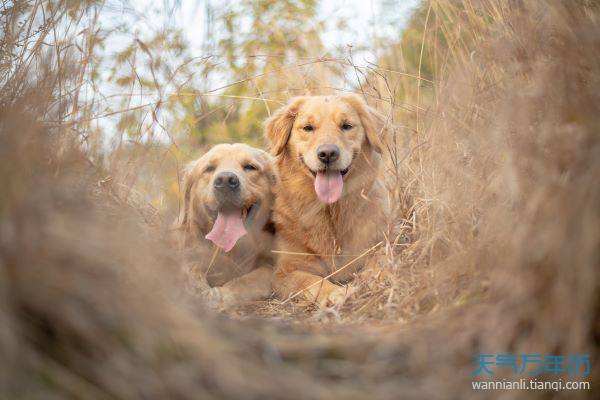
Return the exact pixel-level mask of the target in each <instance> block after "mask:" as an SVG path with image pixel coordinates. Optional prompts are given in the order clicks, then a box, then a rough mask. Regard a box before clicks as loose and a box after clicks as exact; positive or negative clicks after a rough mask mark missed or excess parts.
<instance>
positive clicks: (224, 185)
mask: <svg viewBox="0 0 600 400" xmlns="http://www.w3.org/2000/svg"><path fill="white" fill-rule="evenodd" d="M213 186H214V187H215V189H237V188H238V187H239V186H240V179H239V178H238V177H237V175H236V174H234V173H233V172H229V171H225V172H220V173H219V174H218V175H217V176H216V177H215V180H214V182H213Z"/></svg>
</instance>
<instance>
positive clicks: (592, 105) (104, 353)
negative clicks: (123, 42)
mask: <svg viewBox="0 0 600 400" xmlns="http://www.w3.org/2000/svg"><path fill="white" fill-rule="evenodd" d="M35 4H38V3H35ZM576 4H577V6H574V5H573V3H571V2H569V3H564V2H560V1H550V2H548V3H547V4H540V3H539V2H537V1H522V2H514V1H500V2H488V1H484V0H480V1H464V2H461V3H460V7H459V6H458V5H459V3H455V2H449V1H442V0H439V1H432V2H431V3H428V5H427V8H426V11H427V16H428V18H427V19H426V20H427V26H428V28H427V29H425V30H424V32H425V34H424V35H423V37H422V40H421V43H422V46H421V50H422V51H421V53H422V54H426V53H427V52H429V51H434V52H435V51H436V50H435V49H439V54H437V55H436V57H435V58H434V59H436V60H437V61H436V62H437V67H438V71H439V74H438V75H436V76H435V77H434V79H433V80H429V79H428V81H425V80H424V79H425V78H423V79H417V81H418V82H423V85H424V86H419V88H418V89H416V87H415V90H412V91H407V92H405V95H404V97H403V101H405V102H406V103H409V104H413V106H414V107H412V108H410V109H409V110H407V109H406V107H403V106H402V105H401V104H398V102H397V100H396V96H395V95H394V89H393V88H396V87H399V86H403V85H406V84H407V82H412V83H413V84H414V83H415V79H414V77H415V76H416V77H417V78H418V77H421V78H422V77H423V76H424V75H423V74H422V73H421V67H422V65H421V63H419V65H420V67H419V68H418V70H417V71H416V74H415V73H413V72H415V71H409V73H408V75H409V76H405V75H399V74H394V73H392V72H389V71H388V72H386V70H390V69H392V68H388V67H387V66H385V65H382V66H379V67H378V68H374V69H372V70H371V71H370V72H369V73H368V74H367V73H366V74H365V78H366V79H367V82H368V84H365V85H363V90H364V93H365V95H366V96H368V98H369V99H372V100H374V99H379V100H377V103H378V105H379V106H380V108H381V109H382V110H383V111H384V112H385V113H386V114H387V115H388V116H389V118H390V124H391V125H393V126H394V128H390V134H389V136H388V143H390V154H389V160H388V165H387V168H388V176H389V177H390V196H391V197H392V198H393V199H394V204H395V205H396V206H397V207H396V218H395V219H394V220H393V221H391V223H392V224H393V226H394V229H393V231H394V232H395V234H394V237H389V238H386V241H385V243H384V246H383V249H382V250H381V251H380V252H379V254H378V255H377V256H376V257H372V258H370V259H369V261H368V262H366V264H367V268H365V270H363V272H361V273H360V274H359V275H358V276H357V277H356V282H355V284H356V285H357V287H358V291H357V292H356V293H355V294H354V295H353V296H352V297H351V298H350V299H349V301H348V303H347V304H346V305H345V306H344V307H343V308H342V309H341V310H330V311H325V312H317V311H314V310H313V311H311V312H308V311H307V310H306V308H305V307H303V306H302V305H300V304H298V303H295V302H286V303H285V304H283V303H282V302H279V301H277V300H271V301H269V302H263V303H258V304H255V305H253V306H251V307H248V308H245V309H242V310H238V312H237V313H234V315H235V316H237V317H238V318H229V317H227V316H222V315H215V314H213V313H211V312H209V311H206V310H204V309H203V307H202V304H200V303H199V300H197V299H195V298H194V297H192V296H189V295H188V294H187V293H186V291H185V290H184V289H183V287H184V286H185V285H184V282H183V280H184V278H183V277H182V276H181V271H180V270H179V268H178V266H177V263H176V261H175V260H173V259H172V257H171V251H170V249H169V247H168V245H167V239H166V238H167V235H166V232H165V229H164V225H166V224H167V223H168V218H165V217H162V216H160V213H159V212H157V210H156V209H154V208H153V207H149V206H147V205H143V202H141V201H140V200H139V197H137V196H134V197H132V196H131V193H132V192H131V191H129V190H122V189H123V187H124V186H123V185H125V187H126V186H127V185H126V183H127V179H124V178H123V177H122V176H114V177H111V178H108V179H107V176H108V175H109V173H108V171H111V173H113V174H116V172H115V171H118V170H119V169H112V170H111V169H110V167H111V166H113V165H109V168H108V169H107V168H106V167H105V166H104V165H102V164H101V163H99V162H98V161H97V160H96V159H95V158H94V157H92V156H91V153H90V147H93V146H88V145H87V144H86V143H88V142H86V141H85V140H83V141H82V140H81V139H82V137H81V131H82V130H83V129H84V128H85V127H89V125H86V124H85V122H84V121H87V120H89V119H90V115H89V114H87V113H90V112H92V111H93V110H91V109H85V108H83V109H82V108H81V107H79V106H77V110H76V112H75V111H74V109H73V101H74V96H73V92H72V90H73V88H78V87H80V82H81V74H80V72H81V71H79V70H77V68H74V67H70V66H69V67H67V66H65V65H72V64H68V63H63V62H61V59H60V58H53V57H54V56H53V55H52V54H48V53H46V52H42V51H37V50H36V49H34V48H29V50H28V51H23V52H22V53H21V52H20V50H19V49H20V48H21V47H20V45H19V43H20V42H19V40H20V39H19V40H17V39H18V38H21V39H22V38H23V35H31V36H29V40H30V41H32V42H33V43H38V42H39V43H41V42H43V41H44V40H46V39H48V38H49V36H48V35H51V34H52V27H53V26H56V25H57V24H58V22H57V21H58V20H55V19H52V18H50V17H49V19H48V21H47V24H44V25H43V26H41V27H38V28H39V30H37V31H36V29H33V28H31V32H33V33H31V32H29V33H28V32H27V29H26V28H24V29H25V30H24V31H22V32H21V33H20V34H16V33H15V34H13V35H12V36H11V35H5V36H4V38H3V42H2V50H3V56H2V57H3V59H2V66H1V68H2V70H1V72H2V81H1V83H2V92H1V93H2V95H1V101H0V187H1V190H0V218H1V220H0V326H2V328H1V330H0V357H1V359H2V360H3V361H2V365H1V366H0V397H1V398H7V399H8V398H10V399H12V398H44V399H47V398H139V397H145V398H290V399H291V398H356V399H360V398H365V397H367V396H369V397H373V398H382V399H387V398H389V399H392V398H398V396H400V395H401V396H402V397H406V398H423V397H426V398H465V397H478V396H481V397H486V396H485V395H486V394H490V393H484V392H481V393H477V392H473V391H472V389H471V386H470V380H471V377H470V373H471V372H472V368H473V364H472V357H473V356H474V355H476V354H478V353H481V352H491V353H496V352H498V353H500V352H509V353H515V354H519V353H532V352H536V353H542V354H544V353H546V354H550V353H552V354H569V353H588V354H590V356H591V359H592V360H591V364H592V367H593V371H592V379H591V381H592V391H591V392H584V391H581V392H552V393H548V392H541V391H540V392H519V391H514V392H510V393H509V394H508V396H510V397H525V396H527V397H563V398H574V397H577V396H579V397H581V398H583V397H587V396H591V397H594V394H595V395H596V396H597V393H598V389H597V388H596V387H595V383H596V382H594V378H595V377H597V376H600V374H599V373H598V372H599V371H598V368H599V367H598V361H600V360H599V355H600V353H599V352H598V348H599V347H600V346H599V341H600V337H599V334H598V332H600V295H599V293H600V291H599V289H600V287H599V286H600V279H599V276H598V265H600V207H599V204H600V173H599V171H600V137H599V136H598V129H599V128H600V114H598V110H599V109H600V94H599V93H600V92H599V91H598V88H600V59H599V58H598V57H597V56H596V55H597V54H600V21H599V20H598V18H599V17H600V14H599V12H598V5H597V4H596V3H595V2H591V1H578V2H577V3H576ZM13 11H14V10H13ZM70 11H71V12H72V13H77V12H81V10H79V9H72V10H70ZM14 12H15V13H16V11H14ZM57 14H60V13H59V12H58V11H57ZM5 15H9V14H5ZM22 15H27V13H26V12H23V14H22ZM52 15H54V14H52ZM448 21H453V23H452V24H451V25H450V24H448ZM4 22H6V24H5V26H4V32H5V33H6V32H9V28H10V29H12V32H13V33H14V32H15V29H16V28H15V27H16V26H17V25H15V23H16V22H15V21H12V22H10V21H8V20H6V21H4ZM53 24H54V25H53ZM19 26H20V25H19ZM75 31H76V30H75ZM36 35H37V36H36ZM440 37H441V38H443V40H444V42H445V43H446V44H447V47H446V48H445V49H444V50H443V51H442V50H441V44H440V43H439V40H441V39H440ZM48 40H49V39H48ZM438 45H439V47H438ZM432 49H433V50H432ZM71 51H74V50H73V49H71ZM61 54H62V53H61ZM28 55H30V58H28ZM62 56H64V57H69V56H72V54H71V53H69V51H67V50H65V53H64V54H63V55H62ZM75 98H76V96H75ZM49 121H50V122H51V123H50V122H49ZM399 122H401V123H402V126H400V125H401V124H400V123H399ZM82 143H83V145H82ZM88 144H89V143H88ZM121 169H126V168H121ZM142 197H143V196H142ZM328 321H329V322H331V321H337V322H341V323H337V324H332V323H325V322H328ZM500 377H502V376H500ZM492 394H493V395H496V396H500V395H502V393H501V392H495V393H492Z"/></svg>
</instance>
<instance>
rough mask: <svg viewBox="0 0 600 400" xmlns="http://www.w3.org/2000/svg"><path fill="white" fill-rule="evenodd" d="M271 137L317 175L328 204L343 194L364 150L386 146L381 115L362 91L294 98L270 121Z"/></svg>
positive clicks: (275, 149)
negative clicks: (379, 125) (378, 122)
mask: <svg viewBox="0 0 600 400" xmlns="http://www.w3.org/2000/svg"><path fill="white" fill-rule="evenodd" d="M265 136H266V137H267V139H268V140H269V143H270V147H271V152H272V153H273V154H274V155H280V154H282V153H287V155H289V158H290V159H292V160H294V162H298V163H299V164H301V165H302V166H303V168H304V170H305V173H306V174H308V175H310V176H312V177H313V178H314V187H315V191H316V194H317V196H318V198H319V199H320V200H321V201H322V202H324V203H327V204H331V203H334V202H336V201H337V200H338V199H339V198H340V196H341V195H342V190H343V186H344V181H345V180H346V179H350V177H351V176H352V173H353V171H352V167H353V163H354V161H355V159H356V158H357V157H358V156H359V155H360V154H361V153H362V154H369V153H371V152H372V151H376V152H379V153H381V150H382V143H381V140H380V139H379V136H378V129H377V127H376V121H375V114H374V112H373V110H371V109H370V108H369V107H368V106H367V105H366V104H365V103H364V101H363V100H362V99H361V98H360V97H359V96H357V95H344V96H303V97H296V98H293V99H292V100H291V101H290V102H289V103H288V105H287V106H285V107H283V108H282V109H280V110H278V111H277V112H276V113H275V114H274V115H273V116H272V117H271V118H270V119H269V120H268V121H267V123H266V130H265Z"/></svg>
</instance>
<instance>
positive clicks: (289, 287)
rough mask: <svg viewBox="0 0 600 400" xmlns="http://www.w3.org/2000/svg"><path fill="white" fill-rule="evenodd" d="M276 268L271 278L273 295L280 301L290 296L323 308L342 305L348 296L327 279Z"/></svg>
mask: <svg viewBox="0 0 600 400" xmlns="http://www.w3.org/2000/svg"><path fill="white" fill-rule="evenodd" d="M285 271H286V268H282V267H280V268H278V269H277V271H276V272H275V275H274V278H273V289H274V290H275V294H276V295H277V297H279V298H280V299H282V300H286V299H288V298H289V297H290V296H294V297H295V298H296V297H297V298H303V299H306V300H308V301H312V302H315V303H316V304H317V305H318V306H319V307H321V308H324V307H327V306H330V305H338V304H343V303H344V301H345V300H346V297H347V295H348V294H349V292H348V289H347V288H345V287H342V286H338V285H335V284H333V283H331V282H329V281H328V280H327V279H323V278H322V277H320V276H318V275H314V274H311V273H310V272H306V271H299V270H297V269H295V270H294V269H292V270H291V271H289V269H288V271H289V272H285Z"/></svg>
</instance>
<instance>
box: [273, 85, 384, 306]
mask: <svg viewBox="0 0 600 400" xmlns="http://www.w3.org/2000/svg"><path fill="white" fill-rule="evenodd" d="M382 121H383V120H382V119H381V118H380V117H379V116H378V115H377V114H375V112H374V111H373V110H372V109H371V108H369V107H368V106H367V105H366V104H365V102H364V101H363V100H362V99H361V98H360V97H359V96H357V95H344V96H303V97H296V98H293V99H292V100H290V102H289V103H288V104H287V106H285V107H283V108H281V109H280V110H278V111H277V112H276V113H275V114H274V115H273V116H272V117H271V118H270V119H269V120H268V121H267V122H266V127H265V136H266V138H267V140H268V142H269V144H270V151H271V153H272V154H273V155H275V156H276V157H277V158H276V165H277V169H278V173H279V177H280V180H279V184H278V185H277V187H276V191H275V197H276V200H275V206H274V209H273V221H274V223H275V229H276V230H277V239H276V241H277V244H276V248H277V249H278V259H277V262H276V269H275V275H274V278H273V279H274V281H273V289H274V290H275V293H276V294H277V296H278V297H280V298H282V299H286V298H289V297H290V296H292V295H294V296H297V295H299V294H303V295H304V296H303V297H304V298H305V299H308V300H309V301H314V302H316V303H317V304H318V305H319V306H321V307H323V306H327V305H329V304H340V303H343V301H344V300H345V298H346V295H347V291H346V289H345V288H344V287H342V286H339V285H336V284H334V283H332V282H336V283H343V282H347V281H348V280H349V279H350V278H351V277H352V275H353V274H354V273H355V272H356V271H357V269H358V266H359V265H360V263H359V262H356V263H352V264H350V265H346V264H347V263H348V262H350V261H351V260H352V259H354V258H356V257H357V256H358V255H359V254H360V253H362V252H363V251H364V250H365V249H367V248H369V247H370V246H372V245H373V244H374V243H376V241H377V240H378V237H379V236H380V233H381V232H383V231H384V229H385V227H386V223H385V221H386V219H385V217H386V213H387V209H388V206H387V205H386V201H387V197H386V196H385V192H384V187H383V185H382V184H381V182H380V180H379V168H380V163H381V156H380V154H381V152H382V146H383V145H382V141H381V139H380V138H379V128H378V126H382ZM361 262H362V260H361ZM342 267H343V268H342ZM335 271H338V272H335ZM332 274H333V275H332ZM330 275H331V276H330ZM328 276H330V277H329V279H323V278H325V277H328Z"/></svg>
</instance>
